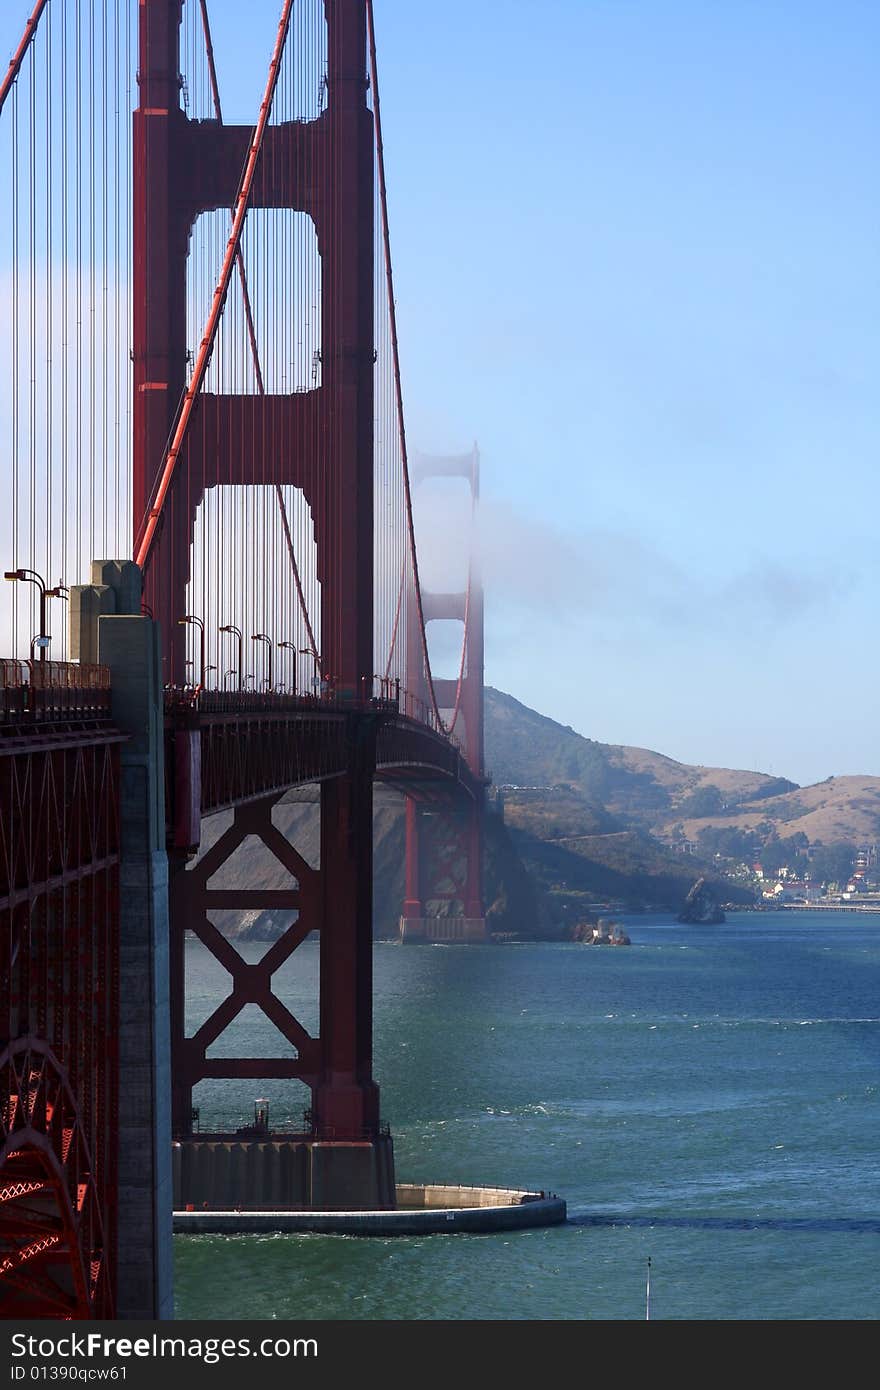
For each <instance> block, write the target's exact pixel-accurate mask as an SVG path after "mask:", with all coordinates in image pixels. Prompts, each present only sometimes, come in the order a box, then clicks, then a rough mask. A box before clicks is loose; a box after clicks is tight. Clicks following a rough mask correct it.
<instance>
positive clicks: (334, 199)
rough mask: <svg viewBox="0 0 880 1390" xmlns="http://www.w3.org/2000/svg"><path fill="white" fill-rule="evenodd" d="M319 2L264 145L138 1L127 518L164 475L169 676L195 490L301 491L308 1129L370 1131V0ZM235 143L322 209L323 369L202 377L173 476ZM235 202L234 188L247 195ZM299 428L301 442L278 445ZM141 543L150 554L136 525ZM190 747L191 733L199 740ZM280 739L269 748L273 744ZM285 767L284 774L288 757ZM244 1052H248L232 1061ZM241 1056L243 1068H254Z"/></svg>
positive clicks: (178, 804) (159, 0)
mask: <svg viewBox="0 0 880 1390" xmlns="http://www.w3.org/2000/svg"><path fill="white" fill-rule="evenodd" d="M325 13H326V19H327V80H326V94H327V106H326V110H325V111H324V112H323V113H322V115H321V116H320V117H319V118H318V119H316V120H314V121H311V122H290V123H288V124H286V125H281V126H277V127H268V128H266V129H265V134H264V141H263V154H262V158H260V159H258V158H257V157H256V155H255V154H254V150H253V146H246V145H245V141H246V140H248V139H249V134H248V133H247V132H245V131H243V130H242V129H241V128H235V127H224V126H221V125H219V123H216V124H214V125H213V126H209V125H208V124H207V123H202V124H201V125H200V126H199V125H197V124H196V123H191V122H188V121H187V119H186V117H185V116H184V114H183V113H182V112H181V111H180V110H179V108H178V103H177V90H176V82H177V73H178V70H179V61H178V59H179V34H178V28H179V21H180V8H179V4H178V3H177V0H144V3H143V4H142V6H141V18H140V58H139V70H140V105H139V108H138V111H137V113H136V115H135V137H134V138H135V195H134V209H135V228H134V242H135V289H134V366H135V421H134V443H135V464H134V517H135V526H136V527H140V525H141V523H142V519H143V518H144V517H145V516H146V515H147V513H148V512H149V511H150V510H151V509H152V510H155V507H154V504H153V502H152V501H151V498H152V497H153V496H154V495H156V488H157V484H158V487H159V489H162V488H163V487H164V489H165V497H166V501H165V505H164V508H163V509H162V525H161V527H160V528H158V527H157V528H156V531H155V546H154V552H153V560H152V563H151V565H150V567H149V572H148V575H147V584H146V594H145V597H146V601H147V603H148V604H149V606H150V608H151V611H153V612H154V613H155V615H156V616H157V618H159V621H160V623H161V625H162V628H163V631H164V632H165V633H166V639H165V640H166V654H165V659H166V678H167V679H168V681H169V683H170V684H172V685H174V684H183V677H184V668H183V647H182V645H181V643H180V641H179V635H178V634H179V629H178V627H177V619H178V618H179V616H180V615H181V614H182V613H183V612H184V611H185V602H184V595H185V589H186V582H187V577H188V573H189V552H190V540H191V535H192V527H193V523H194V516H195V511H196V508H197V507H198V505H199V503H200V502H201V499H202V497H203V496H204V491H205V488H206V487H210V486H216V485H218V484H235V483H238V484H249V483H252V484H261V485H264V486H265V485H266V484H281V483H288V484H293V485H295V486H298V487H301V488H302V489H303V492H304V494H305V496H306V499H307V501H308V503H309V505H310V507H311V511H312V516H313V521H314V527H315V535H316V540H317V566H318V578H319V581H320V584H321V602H322V616H321V653H320V660H321V669H322V671H323V672H324V673H328V672H329V673H332V680H333V688H334V694H335V698H336V699H337V701H339V702H340V703H341V704H342V705H346V704H347V705H348V707H349V712H348V713H346V714H345V715H344V716H342V720H341V726H342V730H343V732H342V733H341V734H340V733H339V732H338V731H336V732H335V733H331V734H330V738H329V749H330V753H331V755H332V750H333V748H334V740H336V739H339V738H341V739H342V740H343V745H344V746H343V748H342V756H341V758H340V760H339V761H341V763H342V766H341V768H340V769H339V770H338V771H337V772H336V776H335V777H334V778H333V780H332V781H325V782H323V783H322V790H321V798H322V812H321V863H322V866H324V867H323V869H322V875H321V878H322V893H321V895H320V904H321V907H320V921H319V923H318V927H319V930H320V932H321V940H322V956H321V1025H320V1039H319V1040H317V1048H318V1051H317V1053H316V1054H315V1056H316V1057H317V1058H318V1060H317V1061H316V1062H314V1065H313V1071H312V1072H311V1073H310V1076H311V1077H312V1080H311V1082H310V1084H312V1085H313V1090H314V1104H313V1113H314V1117H315V1126H316V1133H318V1134H319V1135H329V1134H330V1133H331V1132H332V1133H333V1134H335V1135H340V1134H342V1133H348V1134H362V1133H365V1132H373V1131H375V1130H376V1129H377V1127H378V1123H379V1113H378V1092H377V1090H376V1087H375V1085H374V1083H373V1081H372V1076H371V1062H370V1053H371V1008H372V1001H371V993H372V985H371V959H370V947H371V939H372V867H371V859H370V856H371V850H372V779H373V774H374V771H375V748H376V737H377V729H376V720H377V716H376V715H375V714H374V713H373V712H372V711H371V710H370V709H368V708H363V707H361V706H360V701H361V693H362V691H363V689H364V685H365V683H370V684H372V672H373V651H372V633H373V568H372V567H373V357H374V354H373V129H372V117H371V114H370V112H369V110H368V107H367V103H366V91H367V78H366V13H365V6H364V0H327V3H326V5H325ZM243 148H250V149H251V153H252V155H254V157H253V159H252V163H251V165H250V173H251V176H252V177H251V179H250V181H249V185H248V192H249V195H250V196H249V200H248V204H247V205H248V206H249V207H266V206H275V207H289V208H293V209H296V210H301V211H305V212H307V213H309V215H310V216H311V217H312V219H313V221H314V224H315V229H316V233H317V237H318V242H319V245H320V247H321V260H322V267H323V277H322V285H321V343H322V350H321V366H322V372H321V385H320V387H318V388H317V389H316V390H314V391H312V392H309V393H304V394H301V395H294V394H291V395H288V396H272V395H268V394H261V395H259V396H252V397H248V396H218V395H212V394H210V393H204V392H202V394H201V396H200V397H199V399H198V403H197V404H195V405H194V409H192V414H193V421H194V423H196V424H197V432H198V439H199V447H198V448H197V449H196V448H195V447H187V448H186V449H185V451H184V450H181V452H180V460H181V465H180V469H179V470H178V471H179V473H180V476H181V477H185V480H186V487H185V488H183V487H178V486H177V485H176V481H172V480H171V478H170V475H169V474H168V471H167V470H166V473H165V482H164V483H163V482H162V481H160V479H161V478H162V469H163V460H165V458H166V454H165V444H166V440H167V439H168V438H169V437H171V438H172V441H173V443H172V447H174V444H175V443H176V444H177V445H178V446H179V445H180V442H181V438H182V434H183V429H182V426H183V424H185V421H184V420H183V418H181V419H180V420H175V404H176V402H177V400H178V399H180V398H181V395H182V390H183V376H184V369H185V351H186V348H185V304H184V291H185V270H186V247H187V241H188V238H189V233H190V229H191V227H192V225H193V223H194V221H195V218H196V216H197V215H198V213H199V212H201V211H203V210H206V209H209V208H213V207H224V206H225V207H228V206H230V205H232V204H234V203H236V196H235V195H236V189H234V188H233V189H230V187H229V182H230V179H232V178H234V177H235V170H236V169H237V168H239V169H240V168H241V167H242V160H241V159H240V158H238V157H237V154H238V153H239V152H241V151H242V150H243ZM243 206H244V204H243V203H242V202H241V201H240V202H239V203H238V209H239V211H240V210H241V209H242V208H243ZM230 252H231V254H228V255H227V264H226V272H228V273H226V274H225V280H224V281H223V283H226V284H228V279H229V273H231V270H232V267H233V263H234V252H235V247H234V245H233V242H232V241H230ZM193 402H194V397H193ZM293 439H296V440H297V441H298V445H299V447H298V448H296V449H292V448H291V447H290V441H291V440H293ZM184 455H185V457H184ZM166 483H168V484H169V485H168V486H167V487H166V486H165V484H166ZM154 521H158V518H155V517H154ZM139 553H142V554H146V550H145V548H144V544H143V543H142V545H141V550H140V552H139ZM175 638H177V640H175ZM337 722H339V721H337ZM325 723H326V721H325ZM276 727H277V726H276ZM208 737H209V741H210V743H211V746H212V747H213V748H214V749H216V750H218V751H219V752H220V758H219V762H218V760H217V759H212V758H205V759H204V765H205V780H206V783H207V784H208V785H209V786H210V787H214V788H215V789H217V784H218V780H219V782H220V784H221V787H220V789H219V790H216V791H215V794H216V795H217V796H218V797H219V798H220V799H223V798H225V797H229V798H230V799H232V798H233V797H234V796H236V795H240V793H241V790H242V786H243V785H247V783H248V781H249V782H250V785H251V786H252V787H255V786H256V784H257V783H259V782H260V781H263V791H264V792H265V781H264V780H263V774H264V771H265V768H266V760H267V758H270V757H272V756H273V755H272V753H271V751H270V748H271V734H270V733H269V731H268V730H266V728H265V725H264V724H263V723H262V722H261V721H260V720H259V719H256V720H252V721H250V726H249V728H248V729H247V730H245V729H244V728H243V727H241V724H240V723H239V727H238V729H237V730H236V731H235V732H234V733H233V732H232V731H231V730H230V728H229V725H226V727H225V728H224V729H223V731H222V732H220V731H219V730H218V729H217V726H216V725H215V726H213V732H212V734H211V735H208ZM322 737H326V730H325V729H324V728H323V727H322ZM173 747H174V753H175V758H177V757H178V755H180V763H181V765H180V766H179V767H176V768H175V771H174V773H173V775H172V776H171V778H170V779H169V785H170V787H171V788H172V798H176V800H175V801H174V803H173V804H174V811H173V825H174V828H175V833H174V840H175V842H176V845H177V847H178V848H179V849H180V850H181V851H182V852H184V853H185V851H186V849H187V848H188V847H189V846H188V845H187V844H186V843H184V842H186V841H188V840H191V839H192V838H193V837H194V832H195V826H194V824H193V815H192V812H193V800H192V792H193V785H194V782H193V778H192V776H191V775H190V774H191V771H192V760H193V757H194V744H193V740H192V738H191V736H190V735H189V734H188V733H187V732H186V731H185V730H176V731H175V734H174V743H173ZM287 747H288V749H289V754H288V757H293V758H295V759H297V760H298V761H299V762H300V765H302V763H303V762H304V761H307V760H308V756H309V746H308V741H307V742H306V745H305V757H304V756H303V750H300V751H299V752H295V751H294V749H293V741H289V742H288V744H287ZM202 749H203V740H201V739H200V742H199V755H200V756H201V754H202ZM224 750H225V752H224ZM326 755H327V750H326V749H325V750H324V754H323V756H326ZM445 756H446V758H447V760H448V759H452V760H455V759H457V756H458V755H457V751H456V750H454V749H450V751H449V752H448V753H447V754H446V755H445ZM274 757H275V761H276V762H277V760H278V754H277V750H276V752H275V754H274ZM187 762H188V763H189V770H187ZM338 766H339V764H338V763H337V767H338ZM287 772H288V776H290V775H291V773H292V769H290V768H288V769H287ZM233 783H237V784H238V785H237V787H236V788H233V786H232V784H233ZM223 784H225V786H224V785H223ZM252 794H253V793H252ZM227 804H228V803H227ZM192 872H193V871H192V870H190V871H186V870H184V869H183V868H182V866H181V864H180V862H178V863H177V865H176V867H175V872H174V874H173V881H174V883H175V885H176V886H175V889H174V896H173V903H174V904H175V906H173V909H172V931H173V933H175V934H176V935H175V941H174V948H173V949H174V952H175V961H176V962H178V964H177V965H176V966H175V970H176V972H177V978H175V980H174V981H173V988H174V989H175V991H176V999H177V1004H176V1006H175V1009H176V1012H175V1018H176V1020H177V1022H176V1023H175V1033H174V1048H175V1063H174V1065H175V1069H176V1070H177V1071H178V1072H179V1077H178V1082H177V1083H176V1084H177V1085H178V1087H179V1086H181V1085H183V1086H184V1088H185V1086H186V1085H187V1084H188V1082H186V1080H185V1078H186V1076H187V1075H188V1073H187V1065H186V1063H185V1062H184V1061H182V1060H181V1059H183V1058H185V1056H186V1055H187V1043H186V1040H185V1038H184V1036H183V1035H182V1032H181V1027H182V1025H181V1022H180V1020H181V1012H180V1007H179V1006H180V997H181V996H180V990H181V988H182V984H181V982H180V979H179V962H180V961H181V959H182V956H181V949H180V934H181V933H182V931H183V930H184V918H183V917H182V915H181V910H180V909H179V906H177V905H179V904H180V903H181V902H182V901H186V902H188V903H189V904H190V907H191V906H192V897H193V894H197V890H198V874H197V873H196V877H195V878H194V879H193V880H192V886H190V885H189V884H188V883H187V882H186V876H187V874H188V873H192ZM181 875H184V877H183V878H181ZM209 936H210V939H211V940H212V941H214V944H215V945H216V939H215V938H214V937H213V936H211V935H210V933H209ZM239 1065H240V1066H242V1067H245V1062H244V1059H239ZM246 1074H249V1075H252V1074H253V1071H252V1068H246ZM181 1078H183V1079H181ZM175 1113H176V1117H177V1118H176V1123H177V1124H178V1126H179V1127H180V1126H184V1127H188V1125H189V1117H188V1110H187V1107H186V1105H185V1104H184V1103H183V1101H181V1100H179V1098H178V1103H177V1105H176V1112H175Z"/></svg>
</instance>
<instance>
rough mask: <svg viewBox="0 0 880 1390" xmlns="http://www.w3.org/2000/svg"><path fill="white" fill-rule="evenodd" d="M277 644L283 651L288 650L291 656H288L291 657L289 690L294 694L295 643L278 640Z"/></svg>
mask: <svg viewBox="0 0 880 1390" xmlns="http://www.w3.org/2000/svg"><path fill="white" fill-rule="evenodd" d="M278 645H279V647H283V648H284V650H285V651H288V652H290V653H291V658H290V659H291V661H292V662H293V681H292V682H291V686H290V688H291V690H292V691H293V693H294V695H295V694H296V643H295V642H279V643H278Z"/></svg>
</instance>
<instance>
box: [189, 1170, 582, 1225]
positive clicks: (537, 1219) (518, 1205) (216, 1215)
mask: <svg viewBox="0 0 880 1390" xmlns="http://www.w3.org/2000/svg"><path fill="white" fill-rule="evenodd" d="M397 1202H398V1207H397V1210H396V1211H289V1210H288V1211H175V1213H174V1232H175V1234H176V1235H259V1234H268V1233H270V1232H279V1231H286V1232H290V1233H296V1232H314V1233H319V1234H325V1235H349V1236H355V1235H360V1236H395V1235H397V1236H409V1235H450V1234H453V1233H455V1232H462V1231H470V1232H484V1233H485V1232H490V1231H514V1230H524V1229H527V1228H529V1227H535V1226H557V1225H561V1224H562V1223H563V1222H564V1221H565V1220H566V1207H565V1202H564V1201H563V1200H562V1199H561V1198H560V1197H556V1196H555V1195H553V1194H545V1193H542V1192H527V1191H524V1190H523V1189H521V1188H497V1187H453V1186H446V1185H443V1184H430V1183H428V1184H420V1183H419V1184H417V1183H399V1184H398V1186H397Z"/></svg>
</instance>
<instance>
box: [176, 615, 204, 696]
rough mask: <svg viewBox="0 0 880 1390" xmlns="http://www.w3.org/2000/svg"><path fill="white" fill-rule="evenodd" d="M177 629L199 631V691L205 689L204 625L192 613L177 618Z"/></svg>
mask: <svg viewBox="0 0 880 1390" xmlns="http://www.w3.org/2000/svg"><path fill="white" fill-rule="evenodd" d="M177 625H178V627H197V628H198V630H199V689H200V690H204V688H205V624H204V623H203V622H202V620H201V618H197V617H195V616H194V614H192V613H187V614H186V615H185V616H184V617H182V618H178V620H177Z"/></svg>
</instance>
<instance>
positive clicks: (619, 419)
mask: <svg viewBox="0 0 880 1390" xmlns="http://www.w3.org/2000/svg"><path fill="white" fill-rule="evenodd" d="M278 9H279V6H278V0H250V3H249V4H248V6H247V13H248V17H249V22H248V24H247V25H246V26H243V25H242V23H241V15H242V7H241V5H240V4H239V3H237V0H236V3H233V0H211V5H210V10H211V15H212V21H213V26H214V30H215V43H216V49H217V56H218V65H219V68H220V76H221V82H222V87H223V93H224V107H225V115H226V118H227V120H230V121H231V120H236V119H239V120H246V119H252V118H253V115H254V113H255V110H256V105H257V103H258V100H259V94H260V91H261V89H262V85H263V82H264V80H265V70H266V64H267V59H268V53H269V48H270V44H271V39H272V35H273V33H274V27H275V22H276V19H277V14H278ZM376 22H377V30H378V42H379V58H380V78H381V82H382V107H383V118H384V123H385V146H386V158H387V165H388V177H389V194H390V201H391V208H390V211H391V222H392V236H393V245H394V260H395V273H396V293H397V300H398V313H399V320H400V333H401V347H402V356H403V367H404V385H405V391H406V400H407V413H408V428H409V434H410V439H411V442H412V444H413V445H414V446H415V447H418V448H422V449H424V450H427V451H431V452H444V451H457V450H461V449H465V448H467V447H468V446H469V445H470V442H471V441H472V440H473V439H474V438H476V439H477V440H478V441H479V444H480V448H481V455H482V468H483V497H484V527H485V546H486V562H485V563H486V579H487V595H486V603H487V625H486V638H487V652H486V656H487V661H486V674H487V680H488V681H489V682H490V683H491V684H493V685H496V686H499V687H501V688H502V689H505V690H507V691H509V692H510V693H511V694H513V695H515V696H517V697H518V698H519V699H522V700H523V701H525V702H526V703H527V704H530V705H532V706H534V707H535V708H537V709H539V710H541V711H542V712H543V713H545V714H548V715H551V716H552V717H553V718H556V719H558V720H560V721H561V722H563V723H565V724H571V725H572V726H573V727H574V728H576V729H577V730H578V731H579V732H581V733H583V734H586V735H588V736H591V737H594V738H597V739H601V740H604V741H609V742H620V743H634V744H641V745H645V746H648V747H652V748H656V749H658V750H660V751H662V752H665V753H668V754H670V755H671V756H673V757H677V758H681V759H683V760H685V761H689V762H698V763H706V764H722V765H733V766H741V767H759V768H761V769H763V770H765V771H770V770H772V771H773V772H774V773H776V774H777V775H785V776H789V777H792V778H794V779H795V780H796V781H799V782H808V781H813V780H819V779H821V778H824V777H826V776H829V775H831V774H843V773H850V772H871V773H878V774H880V750H878V745H877V736H876V732H875V713H874V711H875V704H876V698H875V687H876V685H877V680H878V675H880V672H878V656H877V650H878V649H877V643H876V641H875V640H874V622H873V618H874V612H875V606H876V594H877V577H878V576H877V558H876V554H877V546H876V531H877V501H878V498H877V482H876V474H877V462H878V453H880V449H878V445H880V398H878V391H877V379H878V366H880V352H878V346H880V344H878V333H880V329H878V325H880V259H878V247H880V240H878V232H880V227H878V222H880V218H878V211H880V203H878V184H877V179H876V152H877V149H878V147H880V105H878V102H877V97H876V92H877V83H878V76H880V73H878V66H880V63H878V57H877V54H878V52H880V42H878V41H880V9H878V7H877V6H876V4H874V3H862V0H839V2H838V3H836V4H834V5H830V4H828V3H827V0H826V2H825V3H814V2H813V0H760V3H759V2H758V0H736V3H733V2H732V0H731V3H725V4H719V3H717V2H716V0H543V3H541V4H537V3H535V0H531V3H528V4H527V3H524V2H523V0H503V2H502V0H479V2H478V3H477V2H476V0H467V2H466V0H446V3H445V4H444V5H443V6H437V5H429V4H425V3H419V4H414V3H412V0H376ZM4 27H5V26H4ZM12 41H13V40H12V39H11V38H10V40H9V43H8V44H7V47H8V46H9V45H10V44H11V42H12Z"/></svg>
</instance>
